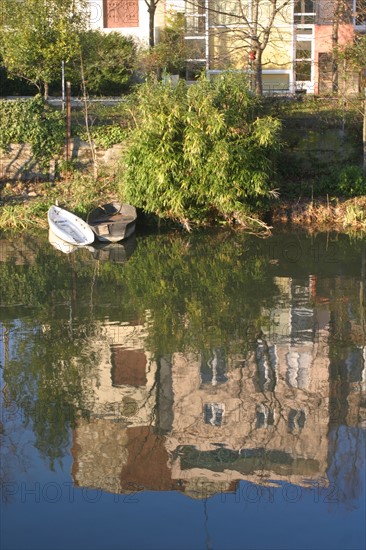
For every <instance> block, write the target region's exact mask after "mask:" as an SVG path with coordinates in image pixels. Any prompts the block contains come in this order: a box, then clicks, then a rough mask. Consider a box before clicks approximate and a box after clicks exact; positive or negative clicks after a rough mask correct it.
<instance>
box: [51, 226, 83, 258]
mask: <svg viewBox="0 0 366 550" xmlns="http://www.w3.org/2000/svg"><path fill="white" fill-rule="evenodd" d="M48 241H49V243H50V244H51V245H52V246H53V248H55V249H56V250H59V251H60V252H63V253H64V254H71V252H74V251H75V250H76V249H77V248H79V247H78V246H76V245H74V244H70V243H67V242H66V241H64V240H63V239H61V238H60V237H58V236H57V235H55V233H54V232H53V231H52V230H51V229H50V230H49V231H48Z"/></svg>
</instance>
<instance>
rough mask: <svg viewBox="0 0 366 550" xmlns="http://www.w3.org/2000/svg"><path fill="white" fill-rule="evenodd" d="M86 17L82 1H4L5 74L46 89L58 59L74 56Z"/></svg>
mask: <svg viewBox="0 0 366 550" xmlns="http://www.w3.org/2000/svg"><path fill="white" fill-rule="evenodd" d="M87 14H88V11H87V2H86V0H46V1H44V0H27V1H26V2H14V1H13V0H4V7H3V19H2V25H1V27H0V53H1V56H2V58H3V61H4V65H5V67H6V69H7V71H8V73H9V74H10V75H13V76H17V77H21V78H24V79H25V80H27V81H30V82H32V83H33V84H35V85H36V86H37V87H38V89H39V90H40V89H41V86H42V85H45V86H48V84H49V83H50V82H51V81H52V80H53V79H55V78H57V77H60V76H61V75H60V72H61V62H62V60H64V61H66V62H67V61H68V60H69V59H71V58H72V57H73V56H75V54H77V53H78V51H79V34H80V32H81V31H82V30H83V29H84V28H85V27H86V24H87ZM45 93H47V89H45Z"/></svg>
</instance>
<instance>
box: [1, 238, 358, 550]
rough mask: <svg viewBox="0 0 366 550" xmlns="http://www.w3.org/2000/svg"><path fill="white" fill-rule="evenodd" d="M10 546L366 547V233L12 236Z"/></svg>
mask: <svg viewBox="0 0 366 550" xmlns="http://www.w3.org/2000/svg"><path fill="white" fill-rule="evenodd" d="M0 271H1V273H0V280H1V294H0V298H1V302H0V305H1V310H0V311H1V317H0V321H1V325H0V328H1V344H0V345H1V350H0V352H1V355H0V357H1V387H2V392H1V398H2V409H1V411H2V415H1V436H0V437H1V440H2V441H1V442H2V451H1V452H2V457H1V489H2V492H1V534H0V542H1V548H2V550H10V549H14V550H21V549H24V550H31V549H37V550H38V549H57V550H64V549H65V550H66V549H88V550H89V549H106V550H109V549H120V548H123V549H131V550H132V549H137V550H139V549H141V550H145V549H157V550H158V549H159V550H160V549H201V548H202V549H206V548H212V549H228V550H231V549H260V550H261V549H263V550H264V549H271V550H272V549H273V550H276V549H299V550H300V549H301V550H302V549H338V548H339V549H344V548H346V549H352V550H353V549H354V550H356V549H357V550H359V549H362V548H364V547H365V527H364V517H365V427H366V411H365V405H366V368H365V363H366V351H365V350H366V347H365V345H366V341H365V316H366V312H365V275H366V243H365V240H362V239H353V240H350V239H349V238H348V237H346V236H345V235H338V236H336V235H331V234H330V235H317V236H306V235H302V234H294V233H281V234H274V235H273V236H272V237H271V238H269V239H266V240H261V239H256V238H255V237H252V236H248V235H244V234H242V233H232V232H226V231H220V232H217V231H214V232H213V231H207V232H199V233H195V234H191V235H149V236H143V235H141V236H138V238H137V240H136V241H135V242H130V243H127V245H126V246H122V245H117V246H114V247H112V248H101V249H98V250H93V249H90V250H87V249H84V250H77V251H74V252H72V253H70V254H63V253H62V252H60V251H59V250H56V249H54V248H53V247H52V246H51V245H50V244H49V243H48V242H47V240H46V239H45V238H43V236H40V237H38V238H35V237H33V238H29V239H24V240H22V239H18V240H14V241H9V240H5V239H2V240H1V241H0Z"/></svg>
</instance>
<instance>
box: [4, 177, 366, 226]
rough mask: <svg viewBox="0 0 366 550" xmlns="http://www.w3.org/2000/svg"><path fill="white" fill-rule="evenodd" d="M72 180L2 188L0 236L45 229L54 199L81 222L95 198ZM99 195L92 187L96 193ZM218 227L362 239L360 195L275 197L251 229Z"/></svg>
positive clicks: (364, 200) (155, 221) (364, 203)
mask: <svg viewBox="0 0 366 550" xmlns="http://www.w3.org/2000/svg"><path fill="white" fill-rule="evenodd" d="M87 181H89V182H90V178H87ZM74 182H75V180H73V179H72V178H71V179H68V180H67V181H59V182H57V183H56V184H54V183H52V184H50V183H48V182H47V183H34V182H33V183H29V182H24V183H20V182H18V183H17V184H16V185H10V184H9V183H8V184H6V185H5V187H4V188H3V189H2V194H1V195H0V233H3V234H5V235H6V234H12V235H14V234H17V233H20V232H22V231H25V230H27V231H28V230H29V231H32V230H36V229H40V230H43V229H47V228H48V223H47V210H48V208H49V206H50V205H51V204H53V203H54V202H55V200H56V199H58V200H60V199H59V198H60V197H61V205H62V206H64V207H65V208H66V209H70V210H71V211H73V212H75V213H76V214H78V215H79V216H81V217H83V218H86V214H87V213H88V211H89V210H90V209H91V208H92V206H94V205H95V204H97V202H98V201H97V200H96V197H95V196H94V197H92V196H91V195H90V196H89V197H86V196H85V195H84V196H83V193H82V192H81V193H78V192H77V191H76V192H75V190H73V184H74ZM76 187H77V188H79V190H81V187H83V178H80V177H78V178H77V182H76ZM87 187H88V186H87V185H86V188H87ZM103 187H104V189H103V191H104V192H106V191H107V189H108V190H109V194H108V195H104V198H105V197H107V199H106V200H112V199H114V198H116V197H117V195H116V194H113V186H112V187H109V186H108V183H107V184H105V185H104V186H103ZM84 190H85V188H84ZM100 191H101V190H100V189H97V188H96V192H97V193H100ZM87 193H88V192H87V191H86V194H87ZM103 200H104V199H103ZM99 202H102V201H101V200H100V201H99ZM142 217H143V218H144V222H143V225H146V226H154V227H156V228H158V227H159V228H161V227H164V226H166V227H172V228H181V229H184V230H185V229H186V228H184V227H182V225H181V224H180V223H177V222H176V223H174V221H171V220H161V219H159V218H157V217H154V216H146V215H144V214H142ZM217 225H218V224H217V223H211V224H210V223H206V224H202V226H201V227H213V226H217ZM221 225H224V226H225V227H231V228H233V229H237V230H243V231H250V232H255V233H258V235H261V236H267V235H270V234H271V233H272V232H273V231H275V230H278V229H280V230H282V229H291V228H292V229H301V230H304V231H306V232H308V233H318V232H338V233H351V234H355V233H360V234H362V235H363V234H365V235H366V195H363V196H359V197H353V198H344V197H343V198H342V197H337V198H334V197H332V198H329V197H317V198H316V199H311V198H291V199H289V198H287V199H286V198H282V197H279V198H278V199H276V200H274V201H273V204H272V205H271V207H270V208H268V209H267V210H266V211H262V212H261V214H260V215H259V216H258V218H253V225H251V226H249V225H248V226H247V227H245V225H239V224H237V223H232V222H230V221H229V220H228V221H227V222H226V223H225V224H221Z"/></svg>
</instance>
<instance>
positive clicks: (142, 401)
mask: <svg viewBox="0 0 366 550" xmlns="http://www.w3.org/2000/svg"><path fill="white" fill-rule="evenodd" d="M145 336H146V328H145V327H144V326H141V325H127V324H104V325H103V326H102V327H101V330H100V334H99V338H98V339H95V340H94V341H93V343H92V346H93V347H94V348H95V351H96V353H97V354H98V355H99V366H98V368H97V370H96V372H95V375H94V377H93V379H88V380H86V381H85V383H86V384H87V388H86V391H87V392H88V394H89V396H90V401H91V403H92V406H91V418H90V419H89V420H88V421H87V420H79V421H78V424H77V427H76V428H75V429H74V432H73V448H72V454H73V457H74V464H73V478H74V481H75V483H76V484H77V485H80V486H85V487H99V488H103V489H104V490H107V491H111V492H121V489H122V485H121V484H122V479H121V471H122V469H123V468H124V467H126V468H130V467H131V465H130V463H129V461H130V460H131V456H132V455H130V452H129V451H130V448H131V446H132V447H133V446H134V445H135V440H136V437H137V435H136V434H138V435H140V438H141V439H142V440H144V430H145V432H146V426H152V425H154V423H155V416H154V415H155V404H156V362H155V361H153V360H152V357H151V354H149V353H148V352H147V351H145V350H144V339H145ZM145 435H146V434H145ZM137 438H138V437H137ZM165 452H166V451H165ZM140 454H141V453H140Z"/></svg>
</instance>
